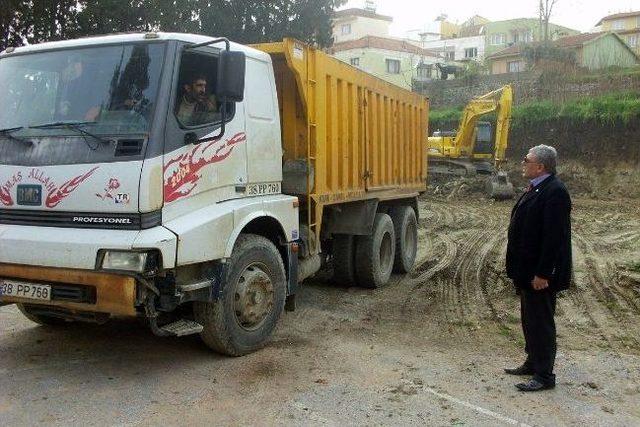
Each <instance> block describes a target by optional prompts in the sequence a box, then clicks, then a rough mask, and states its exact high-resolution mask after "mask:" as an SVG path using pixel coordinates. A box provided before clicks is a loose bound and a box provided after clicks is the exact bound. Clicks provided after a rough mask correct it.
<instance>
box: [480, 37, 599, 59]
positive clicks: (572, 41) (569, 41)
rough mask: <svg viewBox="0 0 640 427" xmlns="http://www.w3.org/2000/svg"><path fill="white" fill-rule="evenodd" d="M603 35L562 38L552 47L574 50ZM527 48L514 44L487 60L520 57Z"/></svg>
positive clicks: (534, 44)
mask: <svg viewBox="0 0 640 427" xmlns="http://www.w3.org/2000/svg"><path fill="white" fill-rule="evenodd" d="M603 34H605V33H604V32H599V33H584V34H578V35H575V36H567V37H561V38H559V39H558V40H554V41H552V42H551V45H552V46H554V47H560V48H565V49H570V48H574V47H580V46H582V45H583V44H585V43H586V42H588V41H589V40H593V39H596V38H598V37H600V36H602V35H603ZM539 44H540V43H539V42H535V43H528V45H529V46H536V45H539ZM525 46H527V44H523V43H517V44H514V45H512V46H509V47H508V48H506V49H502V50H500V51H498V52H496V53H494V54H492V55H489V56H488V57H487V58H488V59H491V58H501V57H504V56H516V55H520V54H521V53H522V52H523V51H524V47H525Z"/></svg>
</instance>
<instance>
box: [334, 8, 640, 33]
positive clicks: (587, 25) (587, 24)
mask: <svg viewBox="0 0 640 427" xmlns="http://www.w3.org/2000/svg"><path fill="white" fill-rule="evenodd" d="M376 4H377V13H379V14H381V15H388V16H391V17H393V24H392V26H391V34H392V35H393V36H397V37H403V36H404V35H405V32H406V31H407V30H412V29H419V28H423V27H424V24H425V23H427V22H431V21H433V20H434V19H435V18H436V17H438V16H439V15H440V14H443V13H444V14H446V15H447V16H448V17H449V18H448V20H449V21H451V22H456V21H457V22H458V23H462V22H464V21H465V20H467V19H468V18H470V17H471V16H473V15H480V16H482V17H484V18H487V19H489V20H490V21H501V20H504V19H513V18H537V16H538V4H539V2H538V0H510V1H502V0H484V1H482V0H444V1H442V0H440V1H428V0H377V1H376ZM363 5H364V0H349V1H348V2H347V4H346V5H344V6H343V7H341V9H344V8H348V7H359V8H361V7H363ZM632 10H633V11H638V10H640V0H557V2H556V4H555V5H554V7H553V11H552V15H551V22H553V23H554V24H558V25H563V26H565V27H569V28H572V29H575V30H579V31H582V32H587V31H590V30H592V29H593V27H594V26H595V25H596V23H597V22H598V21H599V20H600V18H603V17H605V16H607V15H611V14H614V13H619V12H629V11H632Z"/></svg>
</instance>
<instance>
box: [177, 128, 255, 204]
mask: <svg viewBox="0 0 640 427" xmlns="http://www.w3.org/2000/svg"><path fill="white" fill-rule="evenodd" d="M246 140H247V136H246V134H245V133H244V132H240V133H237V134H235V135H234V136H232V137H231V138H229V139H227V140H225V141H221V140H216V141H212V142H209V143H207V144H205V143H202V144H200V145H196V146H195V147H193V149H191V151H187V152H186V153H184V154H182V155H181V156H180V157H177V158H175V159H172V160H170V161H169V162H167V164H166V165H165V166H164V201H165V203H169V202H173V201H174V200H178V199H180V198H182V197H185V196H187V195H189V193H191V192H192V191H193V189H194V188H196V186H197V185H198V181H199V180H200V178H201V177H202V175H200V174H199V172H200V169H202V168H203V167H205V166H207V165H210V164H213V163H218V162H221V161H223V160H224V159H226V158H227V157H229V156H230V155H231V153H232V152H233V149H234V148H235V147H236V145H238V144H241V143H243V142H245V141H246Z"/></svg>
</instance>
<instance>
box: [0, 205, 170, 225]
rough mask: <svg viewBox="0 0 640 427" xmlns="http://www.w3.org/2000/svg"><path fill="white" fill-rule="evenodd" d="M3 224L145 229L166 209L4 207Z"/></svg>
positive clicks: (158, 220) (1, 211)
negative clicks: (132, 211)
mask: <svg viewBox="0 0 640 427" xmlns="http://www.w3.org/2000/svg"><path fill="white" fill-rule="evenodd" d="M0 224H11V225H34V226H40V227H73V228H96V229H109V230H145V229H147V228H153V227H156V226H158V225H160V224H162V211H154V212H148V213H142V214H140V213H136V214H120V213H104V214H103V213H85V212H55V211H37V210H26V209H0Z"/></svg>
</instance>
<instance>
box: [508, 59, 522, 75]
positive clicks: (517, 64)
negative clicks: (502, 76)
mask: <svg viewBox="0 0 640 427" xmlns="http://www.w3.org/2000/svg"><path fill="white" fill-rule="evenodd" d="M523 68H524V67H523V64H522V61H509V62H507V71H508V72H509V73H518V72H520V71H522V69H523Z"/></svg>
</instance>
